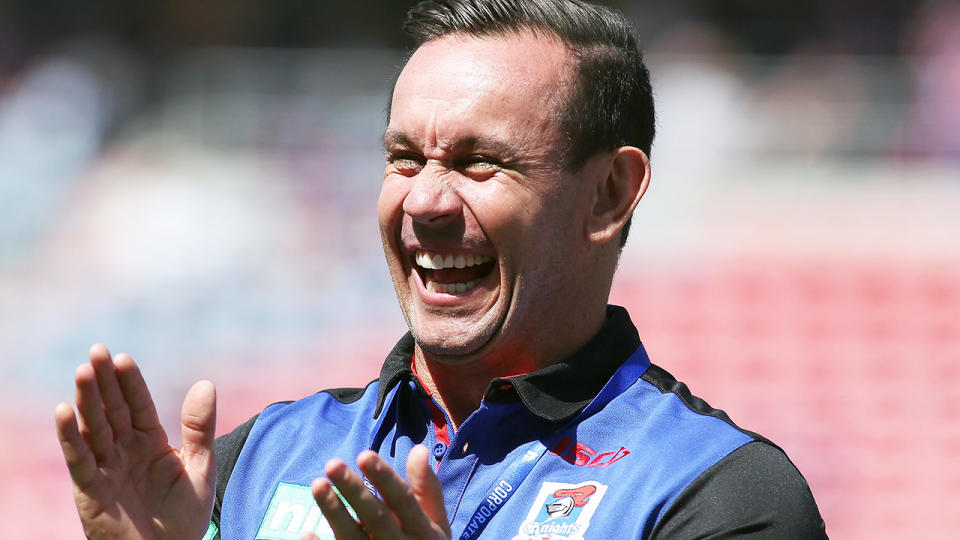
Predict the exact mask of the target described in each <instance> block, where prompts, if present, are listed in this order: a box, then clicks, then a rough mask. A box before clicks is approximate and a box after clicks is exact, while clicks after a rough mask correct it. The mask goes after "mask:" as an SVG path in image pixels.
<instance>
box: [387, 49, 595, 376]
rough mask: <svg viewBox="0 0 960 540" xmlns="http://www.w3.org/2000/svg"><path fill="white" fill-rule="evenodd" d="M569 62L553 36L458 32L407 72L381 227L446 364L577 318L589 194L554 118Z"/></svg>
mask: <svg viewBox="0 0 960 540" xmlns="http://www.w3.org/2000/svg"><path fill="white" fill-rule="evenodd" d="M570 62H571V59H570V56H569V54H568V52H567V51H566V49H565V48H564V46H563V45H562V44H561V43H560V42H558V41H554V40H551V39H546V38H542V37H540V38H538V37H533V36H531V35H528V34H521V35H508V36H493V37H489V38H473V37H466V36H458V35H454V36H446V37H443V38H438V39H434V40H431V41H429V42H427V43H426V44H424V45H423V46H421V47H420V48H419V49H418V50H417V51H416V53H414V55H413V56H412V57H411V59H410V61H409V63H408V64H407V65H406V67H405V68H404V69H403V72H402V73H401V74H400V77H399V79H398V80H397V84H396V87H395V88H394V94H393V102H392V104H391V115H390V122H389V125H388V127H387V131H386V133H385V136H384V142H385V149H386V156H387V164H386V169H385V170H384V182H383V188H382V191H381V194H380V201H379V207H378V213H379V219H380V231H381V235H382V240H383V245H384V250H385V252H386V257H387V263H388V265H389V267H390V272H391V275H392V277H393V281H394V285H395V287H396V290H397V297H398V298H399V301H400V306H401V308H402V310H403V313H404V316H405V317H406V320H407V324H408V325H409V327H410V330H411V332H412V333H413V335H414V337H415V338H416V340H417V343H418V344H419V345H420V347H421V348H422V349H423V350H424V351H426V352H427V353H429V354H430V355H431V356H433V357H435V358H446V360H447V361H456V360H457V359H459V358H463V357H464V355H467V356H470V355H473V356H474V357H482V356H486V355H488V354H491V355H494V356H498V357H503V355H504V354H507V355H509V354H512V355H523V354H525V353H527V352H528V351H529V350H531V349H532V350H537V347H541V342H543V341H544V340H549V339H550V334H551V333H555V332H557V331H563V328H564V324H566V323H567V322H569V321H568V319H570V320H572V321H575V320H576V319H575V317H576V313H575V311H576V310H575V309H574V308H575V306H576V303H577V301H578V297H579V295H582V294H583V291H581V290H580V288H579V287H578V283H579V276H578V272H580V271H582V269H583V267H584V265H583V264H581V261H583V260H584V258H585V257H587V258H589V257H588V251H589V246H587V245H586V244H587V242H586V240H585V235H584V213H585V212H586V210H585V208H586V207H587V206H588V205H587V204H586V203H587V202H588V199H589V190H588V189H585V188H584V187H583V186H584V182H582V181H581V179H580V178H579V176H577V175H574V174H571V173H566V172H563V171H562V169H561V167H560V163H561V161H562V159H561V158H562V152H563V151H564V149H565V148H566V139H565V136H564V134H563V132H562V130H561V129H560V128H559V126H558V125H557V123H556V121H555V120H554V118H555V115H556V113H557V111H558V110H559V107H561V106H562V103H563V100H564V97H565V96H566V92H567V89H568V85H569V82H568V77H569V69H570ZM578 174H579V173H578ZM571 312H573V313H571ZM573 324H575V322H574V323H573Z"/></svg>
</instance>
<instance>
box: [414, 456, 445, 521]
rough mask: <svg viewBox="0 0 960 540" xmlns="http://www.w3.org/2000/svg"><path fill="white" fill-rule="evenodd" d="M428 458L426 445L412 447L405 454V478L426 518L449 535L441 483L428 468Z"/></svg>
mask: <svg viewBox="0 0 960 540" xmlns="http://www.w3.org/2000/svg"><path fill="white" fill-rule="evenodd" d="M429 458H430V451H429V450H427V447H426V446H423V445H422V444H418V445H417V446H415V447H413V449H412V450H410V454H409V455H408V456H407V480H408V481H409V482H410V489H411V491H413V496H414V498H416V500H417V504H418V506H419V507H420V508H421V509H423V512H424V513H425V514H426V515H427V518H428V519H429V520H430V521H431V522H433V523H435V524H437V525H438V526H439V527H440V529H441V530H443V532H444V533H445V534H446V536H447V537H449V536H450V522H449V521H448V518H447V508H446V506H445V505H444V503H443V485H442V484H441V483H440V479H439V478H437V475H436V474H435V473H434V472H433V469H432V468H430V459H429Z"/></svg>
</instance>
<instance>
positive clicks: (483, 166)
mask: <svg viewBox="0 0 960 540" xmlns="http://www.w3.org/2000/svg"><path fill="white" fill-rule="evenodd" d="M456 167H457V168H458V169H460V170H461V171H463V173H464V174H466V175H467V176H470V177H474V178H476V177H490V176H493V175H494V174H495V173H496V172H498V171H499V170H500V169H501V168H502V164H501V163H500V162H499V161H498V160H496V159H494V158H492V157H490V156H482V155H477V156H470V157H468V158H466V159H463V160H460V161H459V163H457V164H456Z"/></svg>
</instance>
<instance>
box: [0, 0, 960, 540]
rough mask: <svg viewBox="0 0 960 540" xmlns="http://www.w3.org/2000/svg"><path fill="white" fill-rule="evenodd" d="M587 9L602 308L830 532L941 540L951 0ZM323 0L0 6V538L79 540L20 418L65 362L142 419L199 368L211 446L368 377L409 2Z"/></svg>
mask: <svg viewBox="0 0 960 540" xmlns="http://www.w3.org/2000/svg"><path fill="white" fill-rule="evenodd" d="M609 3H610V4H611V5H614V6H616V7H617V8H619V9H621V10H622V11H623V12H624V13H626V14H627V15H628V16H629V17H630V18H631V19H632V20H633V21H634V23H635V24H636V27H637V29H638V32H639V35H640V37H641V40H642V42H643V46H644V48H645V49H646V51H647V58H648V63H649V65H650V67H651V70H652V72H653V79H654V88H655V92H656V96H657V107H658V129H659V134H658V138H657V140H656V143H655V146H654V149H653V152H652V160H653V169H654V177H653V182H652V185H651V189H650V190H649V191H648V193H647V195H646V197H645V198H644V200H643V201H642V203H641V205H640V207H639V209H638V212H637V215H636V217H635V218H634V225H633V232H632V234H631V240H630V242H629V243H628V245H627V247H626V250H625V252H624V255H623V260H622V265H621V268H620V271H619V274H618V278H617V281H616V283H615V288H614V292H613V298H612V301H613V302H614V303H618V304H622V305H625V306H627V307H628V308H629V309H630V312H631V314H632V316H633V317H634V321H635V322H636V323H637V325H638V327H639V328H640V332H641V336H642V337H643V339H644V342H645V345H646V347H647V349H648V351H649V352H650V354H651V356H652V358H653V359H654V361H655V362H657V363H658V364H660V365H662V366H664V367H665V368H666V369H668V370H669V371H671V372H673V373H674V374H675V375H676V376H677V377H678V378H680V379H681V380H684V381H686V382H687V383H688V384H689V385H690V386H691V388H692V389H693V391H694V392H695V393H696V394H698V395H700V396H701V397H703V398H705V399H706V400H707V401H709V402H710V403H711V404H713V405H715V406H718V407H721V408H723V409H725V410H726V411H727V412H728V413H729V414H730V416H731V417H732V418H733V419H734V420H735V421H737V422H738V423H739V424H740V425H741V426H744V427H746V428H749V429H752V430H755V431H758V432H761V433H763V434H765V435H767V436H768V437H770V438H771V439H773V440H774V441H776V442H778V443H779V444H780V445H781V446H783V448H784V449H785V450H786V451H787V452H788V453H789V455H790V456H791V457H792V458H793V460H794V461H795V463H796V464H797V465H798V466H799V468H800V469H801V471H802V472H803V473H804V475H805V476H806V478H807V480H808V481H809V483H810V485H811V487H812V489H813V493H814V496H815V497H816V499H817V501H818V503H819V505H820V509H821V512H822V514H823V516H824V518H825V520H826V523H827V531H828V533H830V534H831V536H832V537H834V538H870V539H876V538H948V537H950V538H952V537H955V536H954V535H955V534H956V531H957V530H960V512H957V511H956V510H957V508H958V506H960V247H958V245H960V243H958V236H960V217H958V215H957V214H958V211H960V4H958V3H956V2H948V1H940V0H930V1H919V0H916V1H907V0H888V1H886V2H872V1H869V0H813V1H811V0H804V1H800V0H790V1H780V2H761V1H749V0H728V1H724V2H711V1H707V0H701V1H680V2H672V3H664V2H653V1H627V0H622V1H611V2H609ZM340 4H342V5H339V6H337V7H336V8H333V7H330V6H329V3H326V2H303V1H293V0H277V1H273V2H263V1H254V0H211V1H205V2H196V1H188V0H167V1H162V2H160V1H146V2H122V1H118V0H100V1H90V2H74V1H69V0H30V1H27V0H22V1H17V0H13V1H11V0H4V1H3V2H2V3H0V380H2V385H3V386H2V392H0V444H2V452H0V478H3V482H2V483H0V536H3V537H12V538H24V537H29V538H81V537H82V533H81V531H80V527H79V523H78V520H77V518H76V517H75V513H74V510H73V504H72V497H71V490H70V484H69V481H68V476H67V473H66V469H65V466H64V465H63V463H62V459H61V457H60V455H59V448H58V445H57V442H56V437H55V434H54V429H53V420H52V416H53V407H54V405H55V404H56V403H57V402H59V401H65V400H69V399H71V398H72V395H73V389H72V373H73V370H74V368H75V367H76V365H77V364H79V363H81V362H83V361H84V360H85V358H86V351H87V349H88V347H89V346H90V345H91V344H92V343H95V342H104V343H107V344H108V345H109V346H110V347H111V349H112V351H113V352H115V353H116V352H128V353H130V354H132V355H133V356H134V358H136V359H137V360H138V361H139V362H140V364H141V366H142V367H143V370H144V372H145V374H146V376H147V378H148V380H149V382H150V383H151V387H152V390H153V393H154V397H155V398H156V400H157V402H158V405H159V408H160V413H161V417H162V420H163V421H164V423H165V425H167V426H169V427H170V428H173V429H174V430H176V426H177V425H178V423H177V421H178V418H179V406H180V401H181V399H182V398H183V395H184V393H185V392H186V390H187V388H188V387H189V386H190V384H192V382H193V381H195V380H197V379H200V378H209V379H211V380H213V381H215V382H216V384H217V386H218V391H219V403H220V414H219V428H218V430H219V432H221V433H223V432H226V431H229V430H231V429H232V428H233V427H235V426H236V425H237V424H239V423H240V422H242V421H244V420H246V419H247V418H248V417H249V416H250V415H252V414H254V413H256V412H258V411H259V410H261V409H262V408H263V407H264V406H265V405H266V404H268V403H271V402H273V401H277V400H281V399H294V398H297V397H300V396H303V395H307V394H310V393H313V392H316V391H317V390H320V389H322V388H328V387H337V386H362V385H364V384H366V382H367V381H369V380H370V379H372V378H374V377H375V376H376V374H377V373H378V370H379V364H380V362H381V360H382V359H383V357H384V355H385V353H386V352H387V351H388V350H389V348H390V346H392V344H393V343H394V341H395V340H396V339H397V338H398V337H399V336H400V335H401V333H402V332H403V331H404V325H403V321H402V318H401V316H400V312H399V309H397V307H396V302H395V298H394V296H393V291H392V286H391V284H390V281H389V279H388V276H387V271H386V267H385V265H384V263H383V260H382V258H383V256H382V252H381V249H380V244H379V238H378V233H377V227H376V219H375V204H376V198H377V193H378V189H379V179H380V177H381V176H380V175H381V171H382V165H383V157H382V154H381V152H380V149H379V148H380V147H379V140H378V137H379V135H380V133H381V131H382V129H383V126H384V113H383V111H384V105H385V103H386V99H387V92H388V86H389V82H390V79H391V77H392V75H393V74H394V73H395V72H396V70H397V69H398V67H399V66H400V62H401V60H402V58H403V49H404V48H406V47H408V46H409V42H408V41H407V40H406V38H405V37H404V36H403V35H402V33H401V32H400V30H399V26H400V23H401V21H402V18H403V14H404V13H405V11H406V9H407V8H408V7H409V5H410V4H411V2H388V1H386V0H380V1H371V0H367V1H365V2H346V3H340ZM173 438H174V440H177V439H178V438H179V435H178V434H176V433H175V434H174V435H173Z"/></svg>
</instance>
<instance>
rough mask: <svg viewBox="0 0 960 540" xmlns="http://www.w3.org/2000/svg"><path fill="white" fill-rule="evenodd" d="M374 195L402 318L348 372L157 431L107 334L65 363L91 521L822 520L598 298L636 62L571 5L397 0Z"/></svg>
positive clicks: (269, 524) (663, 530)
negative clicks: (398, 54) (373, 362)
mask: <svg viewBox="0 0 960 540" xmlns="http://www.w3.org/2000/svg"><path fill="white" fill-rule="evenodd" d="M405 29H406V30H407V31H408V32H409V33H410V34H412V35H413V36H414V37H415V38H416V39H417V41H418V44H419V46H418V48H417V49H416V50H415V52H414V53H413V54H412V56H411V57H410V58H409V60H408V62H407V63H406V66H405V67H404V68H403V70H402V72H401V73H400V75H399V77H398V79H397V81H396V84H395V86H394V88H393V93H392V97H391V103H390V113H389V122H388V126H387V128H386V132H385V133H384V136H383V142H384V149H385V154H386V167H385V170H384V178H383V188H382V191H381V194H380V200H379V204H378V216H379V222H380V231H381V237H382V241H383V247H384V252H385V254H386V259H387V265H388V267H389V269H390V274H391V276H392V277H393V282H394V286H395V287H396V292H397V298H398V300H399V303H400V308H401V310H402V311H403V315H404V317H405V318H406V321H407V324H408V326H409V328H410V332H409V333H408V334H407V335H406V336H404V337H403V338H401V339H400V341H399V342H398V343H397V345H396V346H395V347H394V349H393V351H392V352H390V354H389V355H388V356H387V358H386V361H385V362H384V365H383V368H382V370H381V373H380V377H379V379H378V380H376V381H373V382H371V383H370V384H368V385H367V386H366V387H365V388H357V389H338V390H328V391H324V392H320V393H318V394H315V395H313V396H310V397H307V398H304V399H301V400H299V401H295V402H291V403H279V404H274V405H271V406H269V407H267V408H266V409H265V410H264V411H263V412H262V413H261V414H259V415H258V416H257V417H255V418H253V419H251V420H250V421H249V422H247V423H245V424H244V425H242V426H240V427H239V428H237V429H236V430H235V431H233V432H232V433H230V434H228V435H226V436H224V437H222V438H220V439H217V440H216V442H215V441H214V435H213V433H214V423H215V420H214V418H215V412H214V411H215V401H216V399H215V396H214V388H213V385H212V384H210V383H209V382H206V381H202V382H199V383H197V384H196V385H195V386H194V387H193V388H192V389H191V390H190V392H189V393H188V395H187V397H186V399H185V401H184V406H183V421H182V424H183V425H182V431H183V444H184V446H183V448H182V449H181V450H176V449H173V448H171V447H170V446H169V445H168V443H167V438H166V434H165V433H164V431H163V429H162V427H160V425H159V422H158V420H157V414H156V411H155V409H154V406H153V403H152V402H151V400H150V397H149V393H148V391H147V387H146V385H145V384H144V382H143V379H142V377H141V376H140V373H139V370H138V369H137V367H136V364H134V362H133V360H132V359H131V358H130V357H129V356H127V355H122V354H121V355H117V356H115V357H111V355H110V353H109V352H108V351H107V349H106V348H105V347H103V346H102V345H97V346H94V347H93V348H92V349H91V351H90V363H88V364H84V365H82V366H80V367H79V368H78V369H77V372H76V385H77V396H78V397H77V410H78V411H79V415H77V414H75V413H74V410H73V408H72V407H71V406H70V405H68V404H61V405H59V406H58V407H57V410H56V419H57V431H58V435H59V437H60V440H61V443H62V447H63V453H64V456H65V458H66V461H67V465H68V468H69V470H70V474H71V476H72V478H73V482H74V486H75V498H76V504H77V508H78V510H79V513H80V517H81V520H82V522H83V525H84V528H85V531H86V533H87V535H88V536H89V537H91V538H110V539H113V538H176V539H184V538H201V537H203V538H217V537H221V538H224V539H234V538H236V539H250V538H259V539H286V538H293V539H297V538H308V539H309V538H334V537H335V538H340V539H348V538H368V537H372V538H380V539H395V538H451V537H456V538H460V539H469V538H477V537H480V536H483V537H484V538H497V539H499V538H515V539H534V538H538V539H539V538H560V539H574V538H708V537H709V538H721V537H722V538H726V537H734V536H735V537H741V536H742V537H750V538H778V539H782V538H823V537H825V534H824V528H823V522H822V520H821V518H820V515H819V513H818V511H817V507H816V504H815V503H814V501H813V498H812V496H811V494H810V491H809V489H808V487H807V484H806V482H805V481H804V479H803V477H802V476H801V475H800V473H799V472H798V471H797V470H796V468H795V467H794V466H793V464H792V463H791V462H790V461H789V459H788V458H787V457H786V455H785V454H784V453H783V452H782V451H781V450H780V449H779V448H778V447H776V446H775V445H773V444H772V443H771V442H769V441H767V440H766V439H764V438H762V437H760V436H759V435H756V434H754V433H751V432H748V431H744V430H742V429H740V428H738V427H737V426H736V425H734V424H733V423H732V422H731V421H730V419H729V418H728V417H727V415H726V414H724V413H723V412H722V411H719V410H717V409H713V408H710V407H709V406H708V405H707V404H706V403H704V402H703V401H702V400H700V399H698V398H696V397H694V396H693V395H691V394H690V392H689V391H688V390H687V388H686V386H684V385H683V384H681V383H679V382H677V381H676V380H675V379H674V378H673V377H672V376H671V375H670V374H668V373H667V372H666V371H664V370H663V369H661V368H659V367H657V366H655V365H653V364H651V363H650V361H649V359H648V358H647V355H646V353H645V352H644V350H643V347H642V346H641V344H640V339H639V337H638V335H637V331H636V329H635V328H634V326H633V325H632V323H631V322H630V318H629V316H628V315H627V313H626V311H625V310H624V309H623V308H620V307H616V306H610V305H608V304H607V299H608V295H609V292H610V285H611V282H612V279H613V275H614V271H615V269H616V266H617V259H618V256H619V253H620V250H621V249H622V247H623V243H624V241H625V240H626V237H627V230H628V228H629V224H630V217H631V215H632V213H633V211H634V209H635V208H636V206H637V203H638V202H639V201H640V198H641V197H642V196H643V194H644V192H645V191H646V189H647V185H648V183H649V181H650V164H649V161H648V156H649V155H650V147H651V144H652V141H653V135H654V112H653V99H652V95H651V90H650V84H649V75H648V72H647V69H646V67H645V66H644V64H643V61H642V57H641V54H640V52H639V50H638V48H637V44H636V40H635V38H634V37H633V34H632V32H631V29H630V27H629V25H628V24H627V22H626V21H625V19H624V18H623V17H622V16H621V15H619V14H618V13H616V12H613V11H611V10H608V9H606V8H602V7H598V6H594V5H591V4H586V3H584V2H580V1H577V0H487V1H483V0H441V1H435V2H423V3H421V4H420V5H418V6H417V7H415V8H414V9H413V10H412V11H411V12H410V14H409V16H408V20H407V23H406V25H405Z"/></svg>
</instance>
